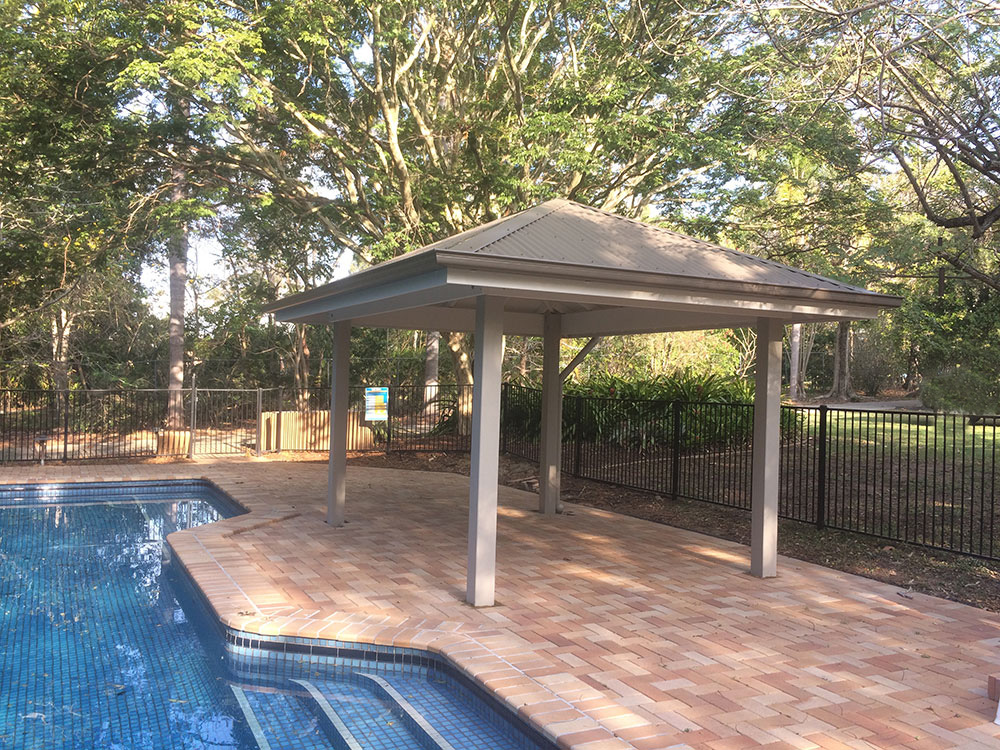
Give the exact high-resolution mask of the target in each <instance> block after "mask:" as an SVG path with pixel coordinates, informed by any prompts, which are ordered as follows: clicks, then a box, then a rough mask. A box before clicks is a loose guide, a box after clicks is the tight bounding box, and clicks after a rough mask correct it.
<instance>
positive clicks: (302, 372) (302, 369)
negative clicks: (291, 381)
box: [292, 323, 309, 411]
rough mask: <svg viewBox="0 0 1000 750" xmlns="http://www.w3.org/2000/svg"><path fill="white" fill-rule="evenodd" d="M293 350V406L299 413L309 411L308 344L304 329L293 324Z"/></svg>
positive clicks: (299, 325)
mask: <svg viewBox="0 0 1000 750" xmlns="http://www.w3.org/2000/svg"><path fill="white" fill-rule="evenodd" d="M294 335H295V348H294V351H293V353H292V357H293V364H294V367H293V368H292V375H293V376H294V378H295V406H296V408H297V409H298V410H299V411H306V410H308V409H309V342H308V341H307V340H306V327H305V326H304V325H302V324H301V323H296V324H295V334H294Z"/></svg>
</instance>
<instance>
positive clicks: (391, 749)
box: [0, 480, 554, 750]
mask: <svg viewBox="0 0 1000 750" xmlns="http://www.w3.org/2000/svg"><path fill="white" fill-rule="evenodd" d="M239 512H241V509H240V508H239V507H238V506H237V505H236V504H235V503H233V502H232V501H231V500H230V499H228V498H227V496H225V495H224V493H222V492H221V491H220V490H219V489H218V488H217V487H215V486H214V485H212V484H211V483H210V482H206V481H199V480H191V481H180V482H167V481H164V482H131V483H114V484H113V483H103V484H86V485H82V484H66V485H0V687H2V690H0V749H2V750H7V749H8V748H10V750H36V749H37V750H133V749H139V748H150V749H151V750H154V749H155V750H158V749H159V748H164V749H166V748H169V749H170V750H174V749H177V750H209V749H210V748H211V749H212V750H256V749H257V748H259V747H260V746H261V745H260V744H259V742H266V743H269V744H270V746H271V748H272V749H273V750H321V749H325V748H338V750H340V749H341V748H345V747H349V746H350V745H349V744H347V743H346V741H345V740H344V738H343V737H342V736H341V734H339V732H341V729H340V728H338V724H337V723H335V722H334V721H332V720H331V718H330V716H331V712H332V714H333V715H334V717H335V718H336V722H339V723H340V725H342V727H343V731H346V732H348V733H349V734H350V735H352V736H353V737H354V738H355V739H356V741H357V744H356V745H355V747H362V748H364V750H434V747H433V746H432V745H429V744H428V738H429V737H430V735H428V734H427V731H426V726H425V728H424V729H423V730H421V722H426V725H429V726H430V727H431V728H432V729H433V730H434V732H432V734H439V735H440V736H442V737H444V738H445V739H446V740H447V741H448V742H450V743H451V744H452V745H453V746H454V748H455V750H487V748H489V750H552V749H553V748H554V745H552V744H551V743H550V742H548V741H547V740H546V739H545V738H543V737H542V736H541V735H539V734H538V733H537V732H535V731H534V730H532V729H530V728H529V727H527V726H525V725H524V724H523V723H522V722H521V721H520V720H519V719H518V718H517V716H516V714H515V713H514V712H512V711H510V710H509V709H507V708H506V707H505V706H503V705H502V704H501V703H500V702H499V701H498V700H497V699H496V698H495V697H494V696H492V695H490V694H489V693H487V692H486V691H484V690H483V689H481V688H480V687H479V686H477V685H475V684H474V683H473V682H472V681H471V680H470V679H469V678H468V677H467V676H465V675H464V674H462V673H461V672H460V670H458V669H456V668H455V667H454V665H452V664H451V663H450V662H447V661H446V660H444V659H442V658H440V657H437V656H435V655H433V654H429V653H427V652H423V651H419V650H417V649H409V648H397V647H392V646H366V645H362V644H357V643H351V642H347V641H336V640H322V639H306V638H298V637H280V636H276V637H263V636H258V635H253V634H248V633H240V632H236V631H231V630H227V629H225V628H223V627H222V626H221V624H220V623H219V622H218V620H216V619H215V618H213V617H210V616H209V615H208V610H207V608H206V606H205V602H204V599H203V597H202V596H201V593H200V591H198V590H197V588H196V587H194V586H193V585H192V584H191V582H190V581H189V580H187V578H186V576H185V575H184V574H183V572H182V571H179V570H177V569H174V568H172V567H171V566H170V564H169V547H168V546H167V544H166V541H165V540H166V536H167V535H168V534H169V533H171V532H173V531H175V530H179V529H184V528H190V527H193V526H197V525H200V524H204V523H210V522H212V521H215V520H218V519H219V518H223V517H228V516H231V515H234V514H237V513H239ZM359 673H370V674H377V675H379V676H381V677H382V678H383V679H385V680H386V681H387V682H388V684H389V685H391V686H392V688H393V689H394V690H395V691H398V693H399V694H401V695H402V696H403V697H404V698H405V701H406V702H408V703H409V704H410V706H411V710H415V711H416V712H418V713H419V714H420V715H421V716H422V717H423V718H422V719H421V720H420V722H415V721H414V719H413V717H412V716H410V715H409V714H408V713H406V712H405V711H402V710H401V708H400V706H399V704H398V702H396V701H394V700H393V698H392V695H391V691H390V692H386V690H385V689H383V688H382V687H379V686H378V685H376V684H375V683H373V682H372V681H371V680H369V679H367V678H364V677H362V676H361V675H360V674H359ZM296 680H306V681H308V682H309V683H310V684H311V685H312V687H313V689H314V690H316V691H317V693H316V694H313V693H310V692H309V690H307V689H306V688H304V687H303V685H302V684H301V683H299V682H295V681H296ZM317 696H321V697H319V698H317ZM241 699H242V703H241ZM324 701H325V702H326V703H328V708H324V706H323V703H324ZM256 734H259V735H260V736H256Z"/></svg>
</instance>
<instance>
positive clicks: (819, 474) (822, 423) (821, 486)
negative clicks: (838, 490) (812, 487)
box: [816, 404, 829, 529]
mask: <svg viewBox="0 0 1000 750" xmlns="http://www.w3.org/2000/svg"><path fill="white" fill-rule="evenodd" d="M828 412H829V408H828V407H827V405H826V404H820V407H819V438H818V442H819V456H818V457H817V461H818V463H819V466H817V467H816V528H817V529H822V528H823V527H825V526H826V458H827V455H826V453H827V451H826V422H827V413H828Z"/></svg>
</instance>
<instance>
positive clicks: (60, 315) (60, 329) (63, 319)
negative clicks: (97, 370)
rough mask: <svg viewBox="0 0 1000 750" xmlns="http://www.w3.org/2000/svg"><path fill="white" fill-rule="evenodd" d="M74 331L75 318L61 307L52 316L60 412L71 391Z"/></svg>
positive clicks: (55, 377)
mask: <svg viewBox="0 0 1000 750" xmlns="http://www.w3.org/2000/svg"><path fill="white" fill-rule="evenodd" d="M72 329H73V316H72V315H70V314H69V313H67V312H66V309H65V308H62V307H60V308H59V309H58V310H57V311H56V312H55V314H54V315H53V316H52V386H53V387H54V388H55V389H56V391H57V393H56V403H57V405H58V408H59V411H60V412H62V410H63V408H64V406H65V403H66V402H65V399H66V392H67V391H69V337H70V333H71V332H72Z"/></svg>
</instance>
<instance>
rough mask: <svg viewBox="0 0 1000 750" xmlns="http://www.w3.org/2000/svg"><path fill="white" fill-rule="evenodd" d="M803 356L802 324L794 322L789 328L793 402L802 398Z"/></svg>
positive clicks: (789, 374)
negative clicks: (801, 368) (801, 367)
mask: <svg viewBox="0 0 1000 750" xmlns="http://www.w3.org/2000/svg"><path fill="white" fill-rule="evenodd" d="M801 356H802V324H801V323H793V324H792V326H791V328H789V329H788V364H789V368H788V369H789V372H788V398H790V399H791V400H792V402H793V403H798V402H799V401H801V400H802V372H801V370H800V369H799V367H800V363H801V359H800V358H801Z"/></svg>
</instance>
